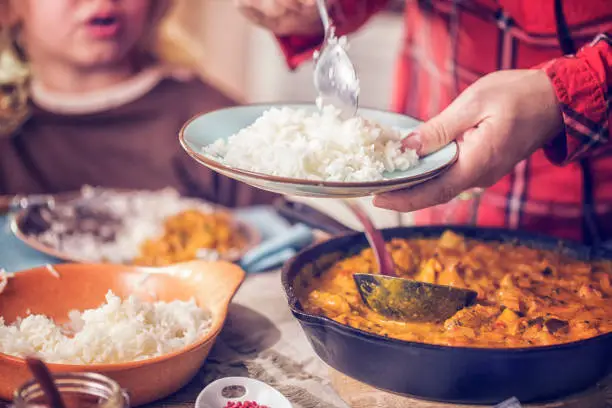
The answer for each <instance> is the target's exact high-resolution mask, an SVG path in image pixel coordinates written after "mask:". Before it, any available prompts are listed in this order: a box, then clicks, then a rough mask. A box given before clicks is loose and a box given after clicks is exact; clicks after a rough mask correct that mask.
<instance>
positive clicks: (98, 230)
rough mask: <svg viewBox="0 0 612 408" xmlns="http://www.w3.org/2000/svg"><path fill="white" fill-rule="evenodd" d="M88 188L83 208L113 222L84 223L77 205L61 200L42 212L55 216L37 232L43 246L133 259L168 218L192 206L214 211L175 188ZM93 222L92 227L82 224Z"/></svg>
mask: <svg viewBox="0 0 612 408" xmlns="http://www.w3.org/2000/svg"><path fill="white" fill-rule="evenodd" d="M84 191H85V193H84V194H83V196H84V197H83V198H84V200H85V203H84V204H83V206H84V207H87V208H89V209H90V211H93V212H95V213H99V214H101V215H102V216H103V217H104V218H110V221H104V220H101V221H94V220H92V221H79V220H80V219H81V216H80V215H79V214H78V204H74V203H67V204H57V205H56V207H55V208H54V209H53V211H45V212H44V214H43V215H45V216H47V217H49V218H50V219H49V223H50V225H49V228H48V229H47V230H45V231H44V232H42V233H39V234H36V235H35V236H36V239H37V240H38V241H40V242H41V243H42V244H44V245H47V246H50V247H52V248H55V249H57V250H58V251H61V252H63V253H66V254H70V255H71V256H73V257H76V258H78V259H80V260H83V261H85V262H111V263H129V262H131V261H132V260H133V259H134V258H136V257H137V256H139V255H140V250H141V245H142V244H143V243H144V242H145V241H146V240H148V239H151V238H154V237H158V236H160V235H162V234H163V231H164V222H165V221H166V219H167V218H168V217H171V216H174V215H176V214H178V213H180V212H181V211H185V210H188V209H198V210H201V211H204V212H213V210H214V207H213V206H211V205H209V204H208V203H205V202H203V201H200V200H195V199H189V198H184V197H181V196H180V194H179V193H178V192H177V191H176V190H174V189H171V188H166V189H163V190H157V191H133V192H119V191H113V190H103V189H96V190H95V192H96V193H88V191H89V190H87V189H85V190H84ZM93 194H95V195H93ZM90 195H92V197H89V196H90ZM47 213H49V214H47ZM93 218H95V217H93ZM113 220H114V221H117V222H113ZM88 222H91V225H89V226H87V225H83V224H84V223H88ZM76 224H81V225H78V227H79V228H75V227H76V226H77V225H76ZM85 227H87V228H85ZM79 229H87V230H88V231H79ZM105 236H109V237H112V238H106V237H105Z"/></svg>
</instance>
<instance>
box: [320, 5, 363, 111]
mask: <svg viewBox="0 0 612 408" xmlns="http://www.w3.org/2000/svg"><path fill="white" fill-rule="evenodd" d="M317 7H318V9H319V14H320V15H321V21H322V22H323V27H324V29H325V38H324V40H323V47H322V48H321V50H320V51H319V52H318V53H317V54H315V58H314V62H315V67H314V73H313V75H314V85H315V88H316V90H317V92H318V94H319V97H318V99H317V105H318V106H319V108H321V107H322V106H324V105H332V106H335V107H337V108H339V109H340V110H341V111H342V112H343V114H344V115H345V116H354V115H355V113H356V112H357V108H358V106H359V79H358V78H357V72H356V71H355V67H354V65H353V63H352V61H351V59H350V58H349V55H348V53H347V52H346V43H345V42H344V41H343V40H342V39H338V38H337V37H336V35H335V28H334V26H333V25H332V23H331V20H330V17H329V13H328V11H327V5H326V4H325V0H317Z"/></svg>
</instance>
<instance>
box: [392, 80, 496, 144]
mask: <svg viewBox="0 0 612 408" xmlns="http://www.w3.org/2000/svg"><path fill="white" fill-rule="evenodd" d="M472 94H473V91H472V90H470V89H467V90H466V91H465V92H464V93H462V94H461V95H459V97H458V98H457V99H455V100H454V101H453V103H451V104H450V105H449V106H448V107H447V108H446V109H444V110H443V111H442V112H441V113H440V114H438V115H437V116H435V117H433V118H432V119H430V120H429V121H427V122H425V123H423V124H422V125H421V126H419V127H418V128H417V129H416V131H414V132H412V133H411V134H409V135H408V136H407V137H406V138H405V139H404V140H403V142H402V146H403V147H404V148H408V149H413V150H416V152H417V154H418V155H419V156H424V155H427V154H429V153H432V152H435V151H437V150H439V149H441V148H442V147H444V146H446V145H447V144H449V143H450V142H452V141H453V140H456V139H458V138H459V137H460V136H461V135H463V133H465V132H466V131H468V130H470V129H473V128H474V127H476V126H477V125H478V124H479V123H480V122H481V121H482V120H483V116H484V113H483V112H482V111H481V110H480V106H481V104H480V103H479V101H477V100H476V98H475V97H474V96H473V95H472Z"/></svg>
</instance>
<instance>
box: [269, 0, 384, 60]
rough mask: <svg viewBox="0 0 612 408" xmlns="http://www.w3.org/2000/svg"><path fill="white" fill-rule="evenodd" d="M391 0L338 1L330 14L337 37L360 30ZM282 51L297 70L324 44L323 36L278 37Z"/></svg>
mask: <svg viewBox="0 0 612 408" xmlns="http://www.w3.org/2000/svg"><path fill="white" fill-rule="evenodd" d="M388 2H389V0H337V3H336V4H335V5H334V6H333V7H332V9H331V11H330V14H331V17H332V19H333V21H334V25H335V26H336V35H337V36H342V35H346V34H349V33H352V32H353V31H355V30H357V29H359V28H360V27H361V26H362V25H363V24H364V23H365V22H366V21H368V19H369V18H370V17H372V15H373V14H375V13H376V12H378V11H380V10H381V9H382V8H383V7H385V5H386V4H387V3H388ZM277 39H278V42H279V44H280V47H281V50H282V52H283V54H284V55H285V58H286V59H287V64H288V65H289V67H290V68H291V69H295V68H297V67H298V66H299V65H300V64H301V63H303V62H304V61H307V60H309V59H310V58H312V54H313V52H314V51H315V50H317V49H318V48H319V47H320V45H321V43H322V42H323V35H322V34H321V35H319V36H313V37H306V36H284V37H277Z"/></svg>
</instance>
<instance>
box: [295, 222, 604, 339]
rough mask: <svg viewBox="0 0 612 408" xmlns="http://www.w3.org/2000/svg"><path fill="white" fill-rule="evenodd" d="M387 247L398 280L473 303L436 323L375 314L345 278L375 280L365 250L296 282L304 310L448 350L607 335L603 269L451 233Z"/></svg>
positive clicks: (397, 241)
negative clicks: (466, 295) (465, 295)
mask: <svg viewBox="0 0 612 408" xmlns="http://www.w3.org/2000/svg"><path fill="white" fill-rule="evenodd" d="M387 248H388V249H389V250H390V251H391V254H392V256H393V260H394V261H395V265H396V273H397V274H398V275H399V276H401V277H404V278H408V279H414V280H418V281H423V282H429V283H437V284H442V285H451V286H456V287H463V288H469V289H472V290H474V291H476V292H477V293H478V299H477V301H476V303H475V304H474V305H473V306H470V307H468V308H465V309H462V310H460V311H458V312H457V313H456V314H455V315H454V316H452V317H451V318H449V319H447V320H446V321H442V322H438V323H406V322H399V321H390V320H388V319H386V318H384V317H383V316H381V315H378V314H376V313H375V312H373V311H371V310H370V309H368V308H367V307H366V306H365V304H364V303H363V302H362V300H361V298H360V296H359V293H358V291H357V288H356V285H355V283H354V281H353V278H352V275H353V273H378V272H377V271H376V270H375V269H376V261H375V259H374V256H373V252H372V250H371V249H370V248H367V249H364V250H363V251H361V252H360V253H359V254H357V255H355V256H352V257H349V258H345V259H342V260H340V261H338V262H335V263H334V264H333V265H332V266H331V267H330V268H328V269H326V270H324V271H323V272H322V273H321V274H316V273H312V274H310V276H300V279H301V281H300V282H299V285H296V287H298V288H300V289H298V292H299V293H298V297H299V298H300V302H301V304H302V306H303V308H304V309H305V311H306V312H308V313H312V314H318V315H324V316H327V317H329V318H331V319H333V320H335V321H337V322H340V323H342V324H346V325H349V326H352V327H355V328H358V329H362V330H365V331H368V332H372V333H375V334H378V335H381V336H386V337H391V338H396V339H400V340H406V341H416V342H422V343H430V344H440V345H449V346H465V347H493V348H510V347H513V348H516V347H533V346H546V345H553V344H560V343H567V342H572V341H576V340H580V339H586V338H590V337H595V336H597V335H599V334H603V333H608V332H612V284H611V283H612V263H610V262H596V263H587V262H582V261H578V260H575V259H572V258H569V257H568V256H566V255H563V254H562V253H561V252H560V251H559V252H555V251H544V250H537V249H531V248H528V247H525V246H517V245H514V244H512V243H500V242H483V241H477V240H471V239H466V238H464V237H462V236H460V235H457V234H455V233H453V232H451V231H447V232H445V233H444V234H443V235H442V236H441V237H440V238H437V239H393V240H392V241H390V242H388V243H387ZM302 275H303V274H302ZM317 275H318V276H317ZM296 283H297V282H296Z"/></svg>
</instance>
